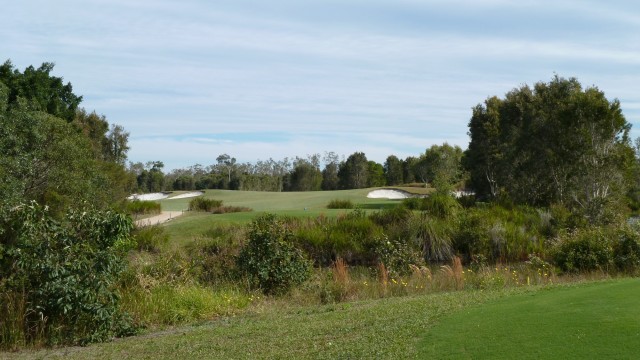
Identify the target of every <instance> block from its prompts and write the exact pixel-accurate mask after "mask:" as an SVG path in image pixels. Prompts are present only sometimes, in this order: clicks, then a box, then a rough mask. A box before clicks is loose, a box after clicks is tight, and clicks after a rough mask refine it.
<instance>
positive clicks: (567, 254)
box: [553, 228, 615, 272]
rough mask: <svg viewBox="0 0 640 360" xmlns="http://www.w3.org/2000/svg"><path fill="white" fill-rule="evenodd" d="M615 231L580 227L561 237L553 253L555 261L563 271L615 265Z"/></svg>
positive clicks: (594, 268)
mask: <svg viewBox="0 0 640 360" xmlns="http://www.w3.org/2000/svg"><path fill="white" fill-rule="evenodd" d="M612 236H615V235H614V231H611V229H603V228H587V229H579V230H576V231H573V232H570V233H567V234H564V235H563V236H561V237H560V241H559V243H558V244H557V245H556V248H555V249H554V253H553V260H554V263H555V264H556V265H557V266H558V267H559V268H560V269H562V270H563V271H567V272H580V271H593V270H603V271H607V270H609V269H610V267H611V265H613V244H614V243H613V241H614V240H613V239H612Z"/></svg>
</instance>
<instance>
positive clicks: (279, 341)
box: [17, 292, 503, 359]
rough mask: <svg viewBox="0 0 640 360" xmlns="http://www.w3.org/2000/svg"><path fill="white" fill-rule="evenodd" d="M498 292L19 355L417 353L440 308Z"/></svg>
mask: <svg viewBox="0 0 640 360" xmlns="http://www.w3.org/2000/svg"><path fill="white" fill-rule="evenodd" d="M502 294H503V293H502V292H484V293H481V292H465V293H449V294H438V295H431V296H421V297H401V298H389V299H382V300H375V301H362V302H356V303H346V304H337V305H326V306H304V307H298V306H290V305H287V304H286V303H284V304H283V303H272V304H266V305H264V306H265V308H260V307H255V308H254V310H253V312H252V313H247V314H245V315H240V316H236V317H225V318H220V319H219V320H216V321H212V322H207V323H204V324H200V325H195V326H187V327H180V328H174V329H173V330H170V331H165V332H163V333H157V334H149V335H146V336H139V337H134V338H127V339H122V340H118V341H115V342H112V343H105V344H95V345H91V346H88V347H86V348H71V349H60V350H45V351H40V352H21V353H19V354H17V355H19V357H20V358H43V357H46V358H49V359H55V358H65V359H88V358H94V359H121V358H137V359H144V358H149V359H151V358H153V359H162V358H170V359H283V358H291V359H369V358H385V359H402V358H415V357H416V345H417V343H418V341H419V339H420V335H421V334H422V332H423V331H424V329H425V328H427V327H429V326H431V325H432V324H433V323H434V322H435V320H436V319H437V318H438V317H440V316H442V314H446V313H449V312H451V311H455V310H457V309H460V308H462V307H464V306H468V305H470V304H476V303H479V302H483V301H486V300H487V299H492V298H496V297H498V296H500V295H502Z"/></svg>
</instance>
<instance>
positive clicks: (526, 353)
mask: <svg viewBox="0 0 640 360" xmlns="http://www.w3.org/2000/svg"><path fill="white" fill-rule="evenodd" d="M639 297H640V280H638V279H622V280H615V281H606V282H595V283H589V284H581V285H579V286H568V287H559V288H553V289H550V290H548V291H540V292H533V293H527V294H525V295H520V296H514V297H508V298H505V299H501V300H499V301H495V302H492V303H490V304H486V305H484V306H481V307H473V308H469V309H466V310H464V311H461V312H459V313H456V314H453V315H451V316H450V317H447V318H445V319H443V321H442V322H440V323H439V324H438V325H436V326H435V327H433V328H431V329H430V330H429V332H428V334H427V336H426V337H425V338H424V339H423V340H422V341H421V344H420V357H421V358H424V359H429V358H439V359H471V358H473V359H485V358H486V359H496V358H518V359H604V358H609V359H613V358H615V359H632V358H636V357H637V356H638V353H640V342H638V336H639V335H638V334H640V313H639V312H638V311H637V304H638V298H639Z"/></svg>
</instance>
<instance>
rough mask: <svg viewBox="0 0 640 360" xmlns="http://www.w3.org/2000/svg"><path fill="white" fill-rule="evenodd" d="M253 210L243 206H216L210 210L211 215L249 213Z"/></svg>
mask: <svg viewBox="0 0 640 360" xmlns="http://www.w3.org/2000/svg"><path fill="white" fill-rule="evenodd" d="M251 211H253V209H251V208H248V207H244V206H218V207H217V208H214V209H213V210H211V213H212V214H228V213H237V212H251Z"/></svg>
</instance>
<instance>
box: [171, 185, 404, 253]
mask: <svg viewBox="0 0 640 360" xmlns="http://www.w3.org/2000/svg"><path fill="white" fill-rule="evenodd" d="M371 190H372V189H357V190H340V191H309V192H279V193H278V192H259V191H233V190H207V191H206V192H205V194H204V195H203V196H204V197H205V198H208V199H216V200H222V201H223V205H230V206H243V207H248V208H251V209H253V211H251V212H239V213H229V214H215V215H214V214H209V213H196V212H185V215H183V216H180V217H178V218H176V219H173V220H171V221H170V222H168V223H167V224H166V225H165V227H166V230H167V233H168V234H169V237H170V239H171V240H170V242H171V246H182V245H185V244H187V243H189V242H191V241H193V240H194V239H196V238H197V237H199V236H201V235H202V234H203V233H204V232H205V231H207V230H208V229H210V228H211V227H213V226H215V225H216V224H248V223H250V222H251V220H253V219H254V218H256V217H257V216H259V215H261V214H263V213H265V212H270V213H274V214H276V215H281V216H293V217H318V216H320V215H324V216H328V217H335V216H338V215H339V214H344V213H345V212H349V211H352V210H345V209H327V208H326V206H327V204H328V203H329V202H330V201H331V200H334V199H344V200H350V201H352V202H353V203H354V204H355V205H357V206H359V207H360V208H362V209H364V210H365V211H377V210H379V209H383V208H388V207H391V206H396V205H398V204H399V203H400V202H399V201H398V200H386V199H369V198H367V194H368V193H369V191H371ZM189 201H191V198H185V199H177V200H170V199H165V200H161V201H160V203H161V204H162V209H163V210H164V211H180V210H183V209H187V208H188V207H189Z"/></svg>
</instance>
